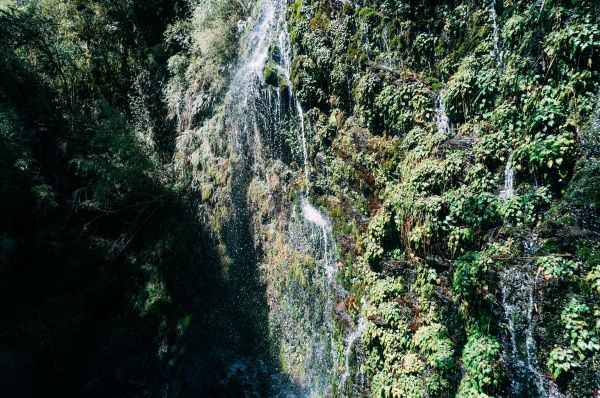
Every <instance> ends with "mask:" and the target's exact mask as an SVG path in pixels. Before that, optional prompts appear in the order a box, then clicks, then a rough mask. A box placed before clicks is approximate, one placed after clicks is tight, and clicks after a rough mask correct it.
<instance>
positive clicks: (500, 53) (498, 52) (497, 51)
mask: <svg viewBox="0 0 600 398" xmlns="http://www.w3.org/2000/svg"><path fill="white" fill-rule="evenodd" d="M490 13H491V15H492V31H493V35H494V36H493V40H494V55H495V57H496V63H497V66H498V70H500V71H501V70H502V64H503V62H504V50H503V49H502V45H501V43H500V32H499V28H498V13H497V12H496V0H492V3H491V4H490Z"/></svg>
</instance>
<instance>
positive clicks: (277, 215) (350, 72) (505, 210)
mask: <svg viewBox="0 0 600 398" xmlns="http://www.w3.org/2000/svg"><path fill="white" fill-rule="evenodd" d="M409 3H410V2H409ZM409 3H407V4H404V3H403V4H391V3H389V2H385V1H384V2H381V3H377V4H375V3H373V4H366V3H364V4H362V3H361V4H358V3H352V2H338V3H327V4H325V3H319V2H307V1H301V0H298V1H295V2H294V3H293V4H291V5H288V4H286V3H282V2H277V1H267V0H264V1H260V2H257V3H256V4H255V5H254V8H253V9H252V10H245V11H244V12H245V13H248V14H249V15H252V18H243V20H244V21H245V23H243V24H241V25H239V26H237V27H236V29H238V30H239V31H240V32H241V39H240V40H238V41H236V42H235V43H236V45H237V46H238V47H239V48H238V53H239V57H238V59H237V61H236V63H235V64H232V65H231V68H230V71H231V73H230V76H229V78H228V84H227V85H225V86H224V87H225V88H224V89H223V91H224V92H225V93H226V94H224V96H223V98H224V99H223V102H222V113H221V114H220V117H222V119H219V122H218V123H215V125H216V126H223V125H224V126H225V127H224V130H219V129H218V128H217V129H213V130H211V129H210V128H209V129H208V130H206V128H207V126H209V127H210V123H208V122H206V121H205V122H203V123H204V124H203V126H202V127H198V128H197V133H196V134H197V136H198V139H199V140H200V141H201V142H203V144H202V148H203V149H202V156H198V158H199V159H202V160H200V163H201V165H200V166H201V167H198V170H197V175H198V178H199V180H200V181H201V180H202V179H204V178H207V177H206V175H210V173H213V174H215V171H214V170H215V167H214V164H213V163H215V159H218V158H220V159H221V160H222V159H227V161H230V164H232V165H233V166H232V167H231V173H232V177H231V180H230V181H229V183H224V184H217V183H215V181H213V178H212V177H211V178H210V179H209V180H210V187H211V188H210V194H208V193H207V194H206V195H204V196H205V198H203V207H204V209H205V210H206V214H207V215H208V217H209V219H210V220H211V223H212V224H213V225H212V226H213V228H214V230H215V231H217V232H218V233H224V236H226V237H229V238H228V239H223V245H224V252H225V253H230V255H229V257H230V259H231V260H232V264H233V266H232V268H231V269H235V263H236V261H237V262H240V261H241V260H242V259H243V258H247V257H248V256H247V255H246V254H247V253H249V251H244V250H242V249H243V247H242V246H240V244H241V243H243V242H245V243H244V245H245V246H244V247H246V248H247V249H250V247H251V246H252V245H253V249H252V255H253V256H256V257H255V258H254V259H253V261H252V263H253V264H254V265H250V266H249V267H248V268H247V269H255V270H257V272H258V273H260V275H261V278H262V279H261V280H263V281H264V282H265V285H266V286H265V288H266V291H267V298H266V301H267V303H268V304H269V322H270V323H269V325H270V327H271V328H272V332H271V334H270V337H271V339H272V342H273V347H274V349H275V350H276V351H277V354H276V357H277V358H278V361H279V364H280V366H281V370H282V371H283V373H285V374H288V375H289V376H290V377H291V378H292V379H293V380H295V381H297V383H298V384H299V385H300V386H302V387H304V388H306V391H307V392H308V394H309V395H310V394H311V393H312V394H313V395H315V396H348V397H350V396H352V397H354V396H362V395H365V396H368V395H371V396H375V397H380V396H381V397H383V396H385V397H394V398H395V397H421V396H430V397H446V396H459V397H467V396H473V395H476V394H485V395H487V396H515V397H517V396H531V397H543V396H560V394H567V395H568V394H571V395H572V394H574V393H575V392H577V394H584V395H585V394H588V395H589V393H590V391H592V390H593V389H594V388H596V387H591V386H592V385H595V384H597V380H596V379H595V378H594V377H593V376H590V374H591V373H593V371H592V372H591V373H589V372H587V371H583V370H582V369H583V365H584V364H587V363H589V361H592V362H593V360H594V359H595V358H597V355H598V350H597V349H596V348H595V347H596V341H597V339H598V336H597V333H598V331H597V328H595V327H594V326H593V325H595V324H596V321H597V319H596V318H597V314H596V312H595V311H596V307H595V304H594V302H595V301H596V298H597V297H596V295H597V291H596V290H597V289H595V287H594V286H595V283H596V280H597V279H598V280H600V278H597V277H596V276H595V275H596V268H597V263H596V262H595V261H596V255H595V254H593V253H594V250H595V249H594V248H595V247H596V246H595V243H594V242H596V241H597V240H598V239H597V233H598V228H597V227H598V226H597V225H596V224H597V222H596V221H595V220H596V218H597V217H596V213H597V211H596V210H597V209H596V207H597V206H596V205H595V202H596V199H595V198H596V196H597V191H598V189H597V186H598V184H594V183H593V182H594V181H595V179H594V178H595V177H594V176H595V173H594V170H595V169H596V167H595V163H596V162H595V157H594V156H595V155H594V154H593V153H595V152H594V150H592V149H586V148H588V147H590V145H588V144H585V142H583V141H586V140H587V141H586V142H592V141H593V140H591V138H589V137H587V135H588V134H591V133H590V132H593V131H596V130H597V126H596V125H597V123H596V122H597V120H596V119H597V110H596V107H595V106H589V104H590V103H593V104H596V102H597V99H596V98H597V95H598V94H597V93H598V90H599V88H600V87H599V84H598V77H599V71H600V70H599V69H598V64H600V60H599V59H598V56H599V54H600V44H598V43H600V42H599V41H598V37H600V30H599V29H598V28H597V26H596V25H597V24H596V23H594V21H597V16H596V14H594V12H596V11H597V10H596V6H595V4H593V2H591V1H583V2H579V3H577V4H570V5H567V4H562V3H561V4H560V5H553V6H552V7H550V6H548V5H547V4H545V3H544V2H527V1H511V2H505V1H491V2H486V3H485V4H484V3H481V4H474V3H473V2H466V1H465V2H462V1H457V2H451V3H448V2H422V3H419V4H416V3H415V4H413V3H410V4H409ZM236 21H237V19H236ZM577 43H579V44H577ZM533 60H540V61H539V62H538V61H533ZM596 61H599V62H598V63H597V62H596ZM200 73H203V72H202V71H200ZM547 76H552V78H551V79H548V78H546V77H547ZM573 82H577V83H573ZM564 93H569V94H568V95H566V94H564ZM592 99H593V100H592ZM221 121H222V123H221ZM207 132H210V134H206V133H207ZM596 133H597V132H596ZM211 134H212V136H211ZM592 135H593V134H592ZM584 136H585V137H586V139H585V140H582V139H580V137H584ZM223 142H226V144H225V147H227V150H224V151H217V150H215V148H218V147H219V143H220V144H221V145H222V144H223ZM188 150H189V148H188ZM191 150H192V151H193V150H195V148H194V147H192V148H191ZM590 151H591V152H590ZM183 152H185V150H183ZM199 170H203V171H202V172H200V171H199ZM283 176H285V177H283ZM280 177H281V178H280ZM588 182H589V183H590V184H587V183H588ZM213 187H214V188H213ZM206 191H207V192H208V189H207V190H206ZM229 199H231V201H230V202H227V200H229ZM224 203H227V204H224ZM236 214H243V215H244V218H243V220H244V221H243V222H240V221H239V220H238V221H237V222H236V221H235V220H236ZM229 215H231V217H229ZM246 224H249V225H250V228H247V225H246ZM244 234H250V235H251V239H249V240H248V239H245V235H244ZM235 237H237V238H235ZM233 238H235V239H233ZM242 238H244V239H242ZM250 242H252V245H250ZM240 250H241V251H240ZM240 253H241V254H240ZM244 253H246V254H244ZM565 253H568V254H569V255H570V257H569V258H568V260H565V261H562V260H561V261H559V259H561V258H562V257H561V256H563V254H565ZM236 256H237V257H236ZM240 286H243V284H240ZM557 286H560V288H557ZM255 287H256V286H255ZM358 303H360V305H359V304H358ZM574 319H576V321H574ZM567 327H569V328H573V329H574V330H575V331H574V332H572V333H571V331H569V332H568V333H565V332H564V330H565V328H567ZM572 336H575V337H572ZM578 343H580V344H581V345H582V347H584V346H585V348H579V349H575V348H573V346H572V344H575V345H577V344H578ZM594 369H595V368H594ZM594 371H596V370H594ZM586 389H587V390H586ZM583 391H586V392H585V393H584V392H583Z"/></svg>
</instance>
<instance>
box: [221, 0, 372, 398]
mask: <svg viewBox="0 0 600 398" xmlns="http://www.w3.org/2000/svg"><path fill="white" fill-rule="evenodd" d="M286 4H287V3H286V2H285V1H284V0H260V1H259V2H258V3H256V5H255V6H254V10H253V13H252V16H251V17H249V18H248V20H247V22H244V23H241V24H240V27H241V29H243V30H244V31H245V32H244V33H243V34H242V38H241V40H240V60H239V63H238V68H237V70H236V72H235V73H234V74H233V77H232V80H231V83H230V86H229V89H228V91H227V93H226V95H225V99H224V125H225V129H226V131H227V136H228V139H229V142H230V146H231V148H232V149H233V150H234V153H235V155H236V159H238V161H237V162H236V163H235V164H234V168H233V172H232V182H231V186H232V191H231V207H232V220H231V221H230V222H229V223H228V224H227V225H226V226H225V229H226V232H225V234H226V235H227V237H228V239H226V241H227V242H226V243H227V246H228V248H229V251H230V255H231V257H232V259H233V262H234V264H236V263H239V264H246V268H243V267H242V268H243V271H244V272H241V273H240V272H238V270H239V267H240V266H239V265H238V266H237V267H238V269H235V270H234V272H233V273H232V274H233V277H234V278H237V280H239V281H243V280H244V278H248V277H249V275H250V272H254V273H256V272H258V271H257V263H258V262H260V259H259V258H258V253H257V251H256V249H255V246H254V245H253V244H252V242H251V239H249V238H248V237H250V236H252V235H251V234H252V231H251V230H250V227H249V226H250V225H251V222H250V220H251V219H252V214H251V211H252V210H251V208H250V207H249V205H248V203H249V200H251V199H250V198H249V197H248V187H249V186H250V184H251V182H252V181H253V180H256V179H261V178H264V177H263V176H265V175H267V174H268V170H269V165H270V164H272V163H273V162H274V161H275V158H276V156H277V151H273V149H274V148H273V145H270V143H273V142H282V140H285V136H286V134H285V130H284V129H290V128H291V129H294V131H295V137H296V140H297V141H296V142H297V143H298V144H299V147H300V148H301V152H302V153H301V155H302V168H303V174H304V178H305V181H306V183H308V182H309V176H310V169H309V159H308V144H307V136H306V130H305V126H304V114H303V110H302V106H301V104H300V102H299V100H298V99H297V98H296V97H295V95H294V93H293V91H292V82H291V78H290V70H291V56H292V54H291V45H290V42H289V39H288V37H289V35H288V32H287V24H286V19H285V11H286ZM266 63H269V65H271V66H270V67H274V68H276V70H277V73H278V77H279V79H281V80H283V81H285V83H286V85H287V87H286V88H283V87H281V86H280V87H278V88H274V87H271V86H269V85H268V84H267V83H266V82H265V80H264V77H263V71H264V68H265V66H266ZM272 64H276V65H274V66H273V65H272ZM283 90H287V92H286V91H283ZM286 94H287V95H286ZM280 152H283V151H282V150H280ZM280 160H283V158H282V159H278V160H277V161H280ZM271 194H273V195H276V194H277V195H279V194H280V193H275V192H271ZM279 196H281V197H285V195H279ZM283 208H285V206H283ZM280 215H281V214H280ZM272 217H277V216H272ZM271 221H274V219H272V220H266V221H264V222H267V223H268V222H271ZM285 224H286V225H287V227H286V229H287V233H288V236H287V239H286V242H287V243H288V244H289V245H290V247H291V251H290V254H288V255H289V256H292V254H291V253H297V257H299V258H301V259H302V261H304V262H306V263H307V264H308V266H306V267H305V268H302V269H301V270H300V272H302V273H303V277H305V278H306V283H305V284H303V283H301V282H299V281H296V280H294V279H293V278H291V280H286V281H284V286H283V287H282V288H281V289H282V290H283V292H282V295H281V296H279V297H280V298H279V300H280V302H276V303H274V308H272V311H274V312H273V314H272V316H273V317H274V320H275V323H276V324H277V326H278V329H281V330H280V332H279V334H278V335H276V336H274V337H273V338H276V339H281V340H280V341H282V342H284V341H285V343H286V344H287V345H286V349H289V351H285V352H283V351H282V352H281V353H280V355H283V356H284V357H283V359H281V362H282V366H284V364H283V363H284V362H289V363H293V364H294V365H293V366H291V367H290V368H286V369H288V370H289V372H290V376H292V377H293V378H294V379H295V380H298V381H299V382H300V384H301V387H302V388H303V389H304V390H305V394H306V395H307V396H309V397H315V398H317V397H318V398H324V397H331V396H333V395H334V393H335V386H336V385H337V383H338V382H339V379H340V376H341V373H342V371H341V368H342V365H341V359H340V358H339V357H340V355H339V353H338V351H337V346H336V344H335V343H336V340H335V338H336V337H335V332H336V321H335V319H334V308H335V307H336V304H337V303H338V301H339V299H340V297H346V296H347V292H345V290H344V289H343V288H342V287H341V286H340V284H339V283H338V281H337V262H336V261H335V258H336V251H335V250H336V247H335V242H334V239H333V235H332V228H331V224H330V223H329V221H328V220H327V218H326V217H325V216H324V215H323V214H322V213H321V212H320V211H319V210H317V208H315V207H314V206H313V205H312V204H311V203H310V202H309V201H308V200H307V199H305V198H303V197H302V198H300V200H299V201H298V202H297V206H294V207H293V210H292V212H291V214H289V215H288V219H287V220H286V223H285ZM263 249H265V250H271V249H272V248H267V247H265V248H263ZM307 259H311V260H310V261H309V260H307ZM289 261H297V260H295V259H294V258H290V259H289ZM312 261H314V267H312V266H311V265H310V264H311V263H312ZM288 265H289V262H287V261H283V263H282V264H281V265H280V266H282V267H284V266H288ZM241 284H242V282H239V285H240V286H242V285H241ZM236 286H237V285H236ZM241 290H243V289H241ZM244 301H247V300H245V299H244ZM250 303H251V302H250ZM250 303H249V304H250ZM358 326H359V327H358V328H357V330H355V331H352V332H351V333H350V334H349V336H348V339H347V341H348V343H349V347H348V348H347V349H346V351H347V352H348V354H349V355H350V354H351V352H352V350H353V347H354V346H355V345H356V341H357V339H358V337H359V336H360V333H361V332H362V328H364V327H361V326H360V324H359V325H358ZM282 344H283V343H282ZM290 347H291V348H290ZM286 356H289V357H286ZM296 365H298V366H296ZM248 368H249V367H248V366H237V367H235V369H234V370H235V372H236V374H237V373H240V372H242V373H243V372H245V369H248ZM347 368H349V364H347ZM348 373H349V371H348ZM346 378H347V376H346ZM277 389H279V390H278V391H273V390H277ZM271 390H272V391H271V394H272V396H281V394H284V395H289V394H290V393H289V391H286V390H285V386H284V387H283V389H282V388H281V387H272V388H271ZM303 396H304V395H303Z"/></svg>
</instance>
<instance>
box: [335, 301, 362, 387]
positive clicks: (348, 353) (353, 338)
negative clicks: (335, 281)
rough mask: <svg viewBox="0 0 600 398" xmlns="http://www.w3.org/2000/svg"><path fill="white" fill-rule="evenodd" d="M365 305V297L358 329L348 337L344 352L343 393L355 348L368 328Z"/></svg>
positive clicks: (341, 381) (341, 384)
mask: <svg viewBox="0 0 600 398" xmlns="http://www.w3.org/2000/svg"><path fill="white" fill-rule="evenodd" d="M365 305H366V300H365V298H364V297H363V299H362V303H361V311H360V318H359V320H358V325H357V326H356V329H354V330H353V331H352V333H350V334H349V335H348V336H347V337H346V342H345V343H346V348H345V350H344V373H343V374H342V378H341V380H340V390H342V391H343V389H344V387H345V386H346V381H347V380H348V378H349V377H350V359H351V357H352V352H353V350H354V346H355V345H356V342H357V341H358V339H359V338H360V336H362V334H363V332H364V331H365V329H366V327H367V317H366V316H365V314H364V307H365Z"/></svg>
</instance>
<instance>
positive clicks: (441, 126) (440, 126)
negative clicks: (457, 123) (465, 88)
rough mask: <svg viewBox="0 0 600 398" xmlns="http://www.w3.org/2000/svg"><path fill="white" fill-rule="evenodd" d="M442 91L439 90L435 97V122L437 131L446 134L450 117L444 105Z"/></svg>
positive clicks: (448, 130) (448, 129)
mask: <svg viewBox="0 0 600 398" xmlns="http://www.w3.org/2000/svg"><path fill="white" fill-rule="evenodd" d="M444 91H445V90H440V92H439V93H438V95H437V97H436V98H435V124H436V126H437V131H438V132H439V133H442V134H444V136H448V135H449V134H450V119H449V118H448V114H447V113H446V107H445V106H444Z"/></svg>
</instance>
